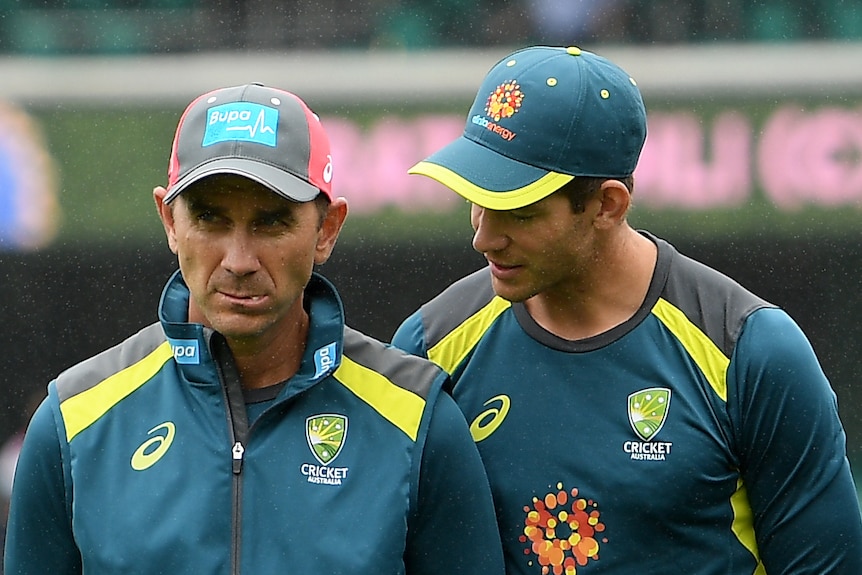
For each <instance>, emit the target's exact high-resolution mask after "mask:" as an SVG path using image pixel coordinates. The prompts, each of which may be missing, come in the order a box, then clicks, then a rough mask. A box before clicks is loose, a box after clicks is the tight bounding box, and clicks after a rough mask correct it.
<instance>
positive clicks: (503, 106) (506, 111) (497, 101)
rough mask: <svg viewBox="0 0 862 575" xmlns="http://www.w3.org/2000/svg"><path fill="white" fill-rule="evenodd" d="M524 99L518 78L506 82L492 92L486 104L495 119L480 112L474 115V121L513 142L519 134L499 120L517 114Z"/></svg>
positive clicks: (486, 109)
mask: <svg viewBox="0 0 862 575" xmlns="http://www.w3.org/2000/svg"><path fill="white" fill-rule="evenodd" d="M523 101H524V93H523V92H522V91H521V87H520V86H519V85H518V82H517V81H516V80H509V81H508V82H504V83H502V84H500V85H499V86H497V88H496V89H495V90H494V91H493V92H491V95H490V96H488V101H487V103H486V104H485V113H487V114H488V117H489V118H491V120H493V121H491V120H489V119H488V118H486V117H484V116H481V115H480V114H476V115H474V116H473V118H472V122H473V123H474V124H476V125H478V126H482V127H483V128H485V129H486V130H488V131H489V132H491V133H494V134H497V135H498V136H500V137H501V138H503V139H504V140H505V141H507V142H511V141H512V140H514V139H515V136H517V134H516V133H515V132H514V131H512V130H510V129H508V128H505V127H503V126H502V125H500V124H498V123H497V122H499V121H500V120H504V119H507V118H511V117H512V116H514V115H515V114H517V113H518V110H519V109H520V108H521V102H523Z"/></svg>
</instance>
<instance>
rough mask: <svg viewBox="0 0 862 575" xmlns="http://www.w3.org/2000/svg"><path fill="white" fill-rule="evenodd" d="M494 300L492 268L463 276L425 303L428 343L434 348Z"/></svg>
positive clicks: (425, 326) (424, 325)
mask: <svg viewBox="0 0 862 575" xmlns="http://www.w3.org/2000/svg"><path fill="white" fill-rule="evenodd" d="M492 299H494V288H493V287H492V286H491V271H490V270H489V268H487V267H485V268H482V269H480V270H478V271H475V272H473V273H472V274H470V275H468V276H465V277H463V278H461V279H460V280H458V281H456V282H455V283H453V284H452V285H451V286H449V287H448V288H446V289H445V290H443V291H442V292H441V293H440V294H439V295H438V296H437V297H435V298H434V299H432V300H431V301H429V302H428V303H426V304H425V305H423V306H422V308H421V309H422V326H423V327H424V328H425V345H426V347H427V348H429V349H430V348H432V347H434V346H435V345H437V344H438V343H439V342H440V340H441V339H443V338H444V337H445V336H446V335H447V334H448V333H450V332H451V331H453V330H454V329H455V328H457V327H458V326H459V325H461V324H462V323H464V321H465V320H467V319H468V318H469V317H471V316H472V315H473V314H475V313H476V312H478V311H479V310H480V309H482V308H483V307H485V306H486V305H488V302H490V301H491V300H492Z"/></svg>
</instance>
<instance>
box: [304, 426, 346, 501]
mask: <svg viewBox="0 0 862 575" xmlns="http://www.w3.org/2000/svg"><path fill="white" fill-rule="evenodd" d="M346 438H347V417H345V416H343V415H338V414H334V413H326V414H319V415H312V416H311V417H309V418H307V419H306V420H305V439H306V440H307V441H308V447H309V449H311V453H312V454H313V455H314V458H315V459H316V460H317V461H318V462H319V464H320V465H318V464H315V463H303V464H302V465H301V466H300V471H301V472H302V474H303V475H305V476H306V478H307V479H308V482H309V483H321V484H326V485H341V483H342V481H343V480H344V479H346V478H347V471H348V468H347V467H331V466H330V465H329V464H330V463H332V462H333V461H334V460H335V458H336V457H338V455H339V454H340V453H341V449H342V448H343V447H344V441H345V439H346Z"/></svg>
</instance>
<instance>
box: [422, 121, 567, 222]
mask: <svg viewBox="0 0 862 575" xmlns="http://www.w3.org/2000/svg"><path fill="white" fill-rule="evenodd" d="M408 173H410V174H420V175H423V176H427V177H429V178H432V179H434V180H437V181H438V182H440V183H441V184H443V185H444V186H447V187H449V188H451V189H452V190H453V191H454V192H456V193H457V194H459V195H461V196H463V197H464V198H466V199H467V200H468V201H470V202H472V203H474V204H477V205H479V206H482V207H483V208H488V209H491V210H514V209H517V208H522V207H524V206H527V205H529V204H532V203H535V202H538V201H539V200H541V199H542V198H545V197H547V196H549V195H551V194H552V193H554V192H555V191H557V190H558V189H560V187H562V186H563V185H564V184H566V183H568V182H570V181H571V180H572V179H573V178H574V176H571V175H569V174H560V173H557V172H552V171H549V170H544V169H542V168H537V167H535V166H531V165H529V164H525V163H523V162H519V161H517V160H513V159H511V158H508V157H506V156H504V155H502V154H500V153H498V152H495V151H493V150H491V149H489V148H487V147H485V146H483V145H482V144H480V143H478V142H474V141H473V140H471V139H469V138H466V137H464V136H461V137H459V138H458V139H457V140H455V141H453V142H452V143H450V144H448V145H447V146H445V147H443V148H441V149H440V150H438V151H437V152H435V153H434V154H432V155H430V156H429V157H427V158H425V159H424V160H423V161H421V162H419V163H418V164H416V165H415V166H413V167H412V168H410V169H409V170H408Z"/></svg>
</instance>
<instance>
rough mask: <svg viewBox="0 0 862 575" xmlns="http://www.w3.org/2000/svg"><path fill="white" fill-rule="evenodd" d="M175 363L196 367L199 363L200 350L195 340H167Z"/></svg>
mask: <svg viewBox="0 0 862 575" xmlns="http://www.w3.org/2000/svg"><path fill="white" fill-rule="evenodd" d="M168 342H170V344H171V350H173V352H174V359H175V360H176V362H177V363H185V364H192V365H197V364H199V363H200V362H201V357H200V348H199V347H198V340H196V339H169V340H168Z"/></svg>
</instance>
